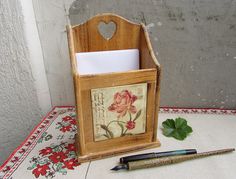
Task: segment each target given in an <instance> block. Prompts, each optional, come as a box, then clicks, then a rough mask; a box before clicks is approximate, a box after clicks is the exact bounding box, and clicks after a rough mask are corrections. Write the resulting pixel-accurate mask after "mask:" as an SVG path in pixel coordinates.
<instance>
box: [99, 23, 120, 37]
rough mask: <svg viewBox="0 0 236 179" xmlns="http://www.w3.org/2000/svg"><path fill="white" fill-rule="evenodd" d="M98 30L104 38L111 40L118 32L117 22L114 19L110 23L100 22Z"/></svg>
mask: <svg viewBox="0 0 236 179" xmlns="http://www.w3.org/2000/svg"><path fill="white" fill-rule="evenodd" d="M98 31H99V33H100V34H101V36H102V37H103V38H104V39H106V40H110V39H111V38H112V37H113V35H114V34H115V32H116V24H115V23H114V22H112V21H110V22H109V23H105V22H100V23H99V24H98Z"/></svg>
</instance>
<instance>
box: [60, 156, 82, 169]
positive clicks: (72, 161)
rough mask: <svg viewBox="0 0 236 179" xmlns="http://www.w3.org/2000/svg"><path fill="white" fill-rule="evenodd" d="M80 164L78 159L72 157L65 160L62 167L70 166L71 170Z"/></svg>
mask: <svg viewBox="0 0 236 179" xmlns="http://www.w3.org/2000/svg"><path fill="white" fill-rule="evenodd" d="M78 165H79V163H78V161H77V160H76V159H75V158H72V159H70V160H68V161H65V162H64V166H63V167H62V168H68V169H70V170H74V167H77V166H78Z"/></svg>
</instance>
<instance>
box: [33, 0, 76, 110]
mask: <svg viewBox="0 0 236 179" xmlns="http://www.w3.org/2000/svg"><path fill="white" fill-rule="evenodd" d="M72 2H73V1H72V0H66V1H65V0H33V4H34V10H35V17H36V22H37V27H38V31H39V37H40V40H41V46H42V49H43V57H44V65H45V70H46V74H47V80H48V85H49V89H50V95H51V100H52V105H53V106H55V105H74V101H75V100H74V91H73V81H72V75H71V74H72V73H71V69H70V60H69V52H68V44H67V34H66V24H69V18H68V9H69V7H70V5H71V3H72Z"/></svg>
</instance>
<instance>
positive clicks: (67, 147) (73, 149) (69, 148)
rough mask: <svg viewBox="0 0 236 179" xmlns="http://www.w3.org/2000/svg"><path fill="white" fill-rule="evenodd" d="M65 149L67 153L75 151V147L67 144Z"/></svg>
mask: <svg viewBox="0 0 236 179" xmlns="http://www.w3.org/2000/svg"><path fill="white" fill-rule="evenodd" d="M65 148H66V149H67V150H68V151H75V145H74V144H68V145H67V146H66V147H65Z"/></svg>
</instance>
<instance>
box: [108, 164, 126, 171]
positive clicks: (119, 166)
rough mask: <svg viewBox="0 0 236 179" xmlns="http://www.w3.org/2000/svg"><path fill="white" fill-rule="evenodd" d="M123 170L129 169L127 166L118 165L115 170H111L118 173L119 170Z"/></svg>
mask: <svg viewBox="0 0 236 179" xmlns="http://www.w3.org/2000/svg"><path fill="white" fill-rule="evenodd" d="M122 169H128V168H127V166H126V165H117V166H115V167H114V168H112V169H111V170H113V171H118V170H122Z"/></svg>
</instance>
